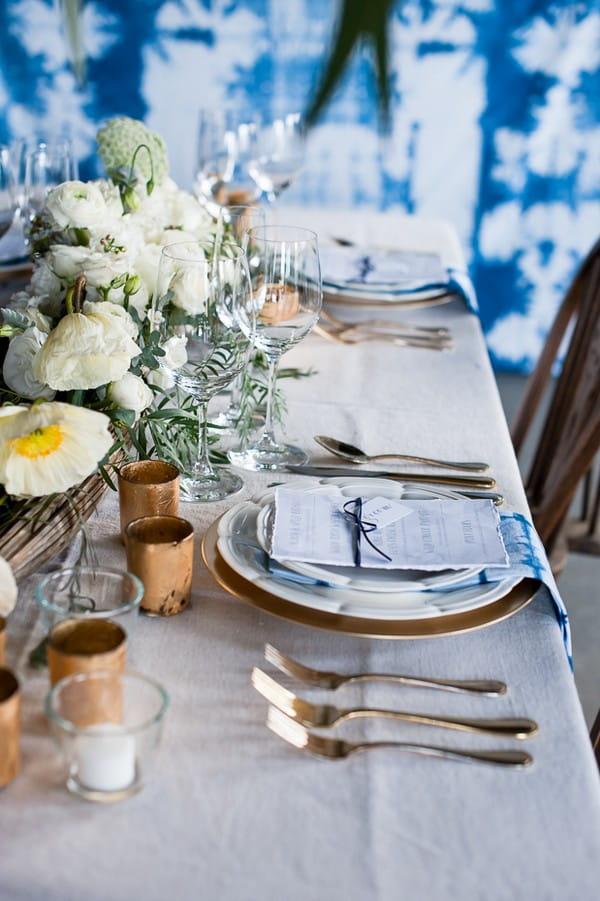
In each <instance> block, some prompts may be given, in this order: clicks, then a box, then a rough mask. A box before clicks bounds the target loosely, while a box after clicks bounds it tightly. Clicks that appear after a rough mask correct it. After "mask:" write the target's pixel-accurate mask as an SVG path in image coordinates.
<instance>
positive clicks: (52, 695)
mask: <svg viewBox="0 0 600 901" xmlns="http://www.w3.org/2000/svg"><path fill="white" fill-rule="evenodd" d="M106 678H110V679H121V680H125V679H133V680H137V681H138V682H143V683H145V684H146V685H151V686H152V687H153V688H154V689H156V692H157V695H158V697H159V698H160V706H159V709H158V711H157V712H156V713H155V714H153V715H152V716H150V717H148V718H147V719H145V720H143V721H142V722H140V723H137V724H136V725H134V726H123V729H122V731H121V730H120V731H119V733H118V734H119V735H131V734H133V733H136V732H143V731H144V730H146V729H148V728H149V727H150V726H153V725H154V724H155V723H159V722H160V721H161V719H162V718H163V717H164V715H165V714H166V712H167V710H168V709H169V706H170V703H171V699H170V697H169V695H168V693H167V691H166V689H165V688H163V686H162V685H161V684H160V682H157V681H156V679H153V678H152V677H151V676H146V675H145V674H144V673H140V672H138V671H137V670H125V672H123V673H117V672H114V671H112V672H111V671H110V670H103V669H97V670H93V671H92V672H89V673H71V674H70V675H69V676H64V677H63V678H62V679H60V680H59V681H58V682H57V683H56V684H55V685H53V686H52V688H51V689H50V690H49V691H48V693H47V695H46V698H45V701H44V712H45V714H46V716H47V717H48V719H49V720H50V722H51V723H54V724H55V725H57V726H59V727H60V728H61V729H62V730H63V731H64V732H68V733H70V734H71V735H93V734H94V733H93V730H92V729H91V727H90V726H76V725H75V724H74V723H72V722H71V720H68V719H65V718H64V717H62V716H61V715H60V714H59V713H57V712H56V711H55V710H54V709H53V706H52V705H53V702H54V701H55V699H56V697H57V695H58V694H59V693H60V691H61V690H62V688H63V687H65V686H66V685H67V684H69V685H73V684H75V683H78V682H89V681H90V680H91V679H106ZM115 734H116V733H115Z"/></svg>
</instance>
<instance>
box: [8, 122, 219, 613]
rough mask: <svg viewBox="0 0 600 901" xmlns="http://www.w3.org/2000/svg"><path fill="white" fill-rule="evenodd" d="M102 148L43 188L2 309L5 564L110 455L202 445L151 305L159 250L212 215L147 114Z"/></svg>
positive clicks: (176, 348)
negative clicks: (16, 286)
mask: <svg viewBox="0 0 600 901" xmlns="http://www.w3.org/2000/svg"><path fill="white" fill-rule="evenodd" d="M98 147H99V153H100V156H101V158H102V160H103V162H104V165H105V168H106V171H107V177H106V178H101V179H97V180H95V181H90V182H81V181H72V182H66V183H64V184H62V185H59V186H58V187H56V188H54V189H53V190H51V191H50V192H49V194H48V196H47V200H46V204H45V206H44V208H43V209H42V211H41V213H40V214H39V215H38V216H37V217H36V219H35V220H34V222H33V224H32V228H31V235H30V240H31V247H32V251H33V273H32V276H31V280H30V282H29V284H28V285H27V287H26V288H25V290H23V291H20V292H18V293H17V294H15V295H13V297H12V299H11V302H10V304H9V305H8V306H7V308H5V309H3V310H2V326H1V327H0V336H1V337H2V338H4V339H8V341H6V340H5V341H3V342H2V344H3V345H4V359H3V362H2V381H1V383H0V404H1V406H0V567H1V568H2V569H0V572H3V571H4V568H5V566H6V562H5V561H4V560H3V559H2V556H1V555H2V554H3V552H4V549H5V541H3V539H4V538H6V535H7V534H8V533H9V532H11V533H14V530H15V526H17V525H18V526H24V525H25V523H29V524H31V529H32V531H35V529H37V528H39V527H40V523H42V522H44V517H46V519H47V518H48V516H49V515H50V513H52V515H54V513H55V503H57V502H58V503H62V504H63V505H64V503H65V502H66V503H67V506H69V505H70V506H71V507H75V508H76V509H77V508H78V507H80V505H79V504H78V494H79V493H80V492H81V491H82V488H81V487H80V486H81V482H82V480H84V479H86V478H89V477H93V475H94V473H96V471H97V470H98V467H101V468H102V472H103V476H104V477H105V478H106V479H107V480H108V481H109V482H110V475H109V472H108V471H107V469H106V468H105V467H103V464H106V463H107V461H109V460H110V458H111V454H114V453H115V452H116V451H118V450H119V449H121V450H122V449H123V448H124V447H128V446H129V447H133V449H134V451H135V452H136V453H137V454H139V455H140V456H150V455H152V453H153V452H156V451H157V449H158V451H159V452H160V454H161V455H162V456H163V457H164V456H169V457H170V458H171V459H172V460H173V462H175V463H176V465H181V456H182V454H184V453H185V451H186V448H187V447H188V446H189V444H190V443H192V442H193V441H194V440H195V437H194V434H193V432H194V429H195V428H196V417H195V415H194V413H193V411H192V410H190V409H186V406H185V404H183V405H182V404H181V403H179V402H178V401H175V402H174V400H173V390H172V389H173V386H172V384H168V383H167V382H166V379H165V375H164V374H163V372H162V371H160V370H159V368H158V360H159V358H161V357H166V356H167V355H169V354H181V353H182V352H183V353H185V350H184V349H183V350H182V347H181V345H180V343H179V344H177V343H175V344H174V345H173V346H169V345H168V342H167V345H165V346H160V345H159V343H158V332H157V331H156V330H153V328H152V323H151V322H150V321H149V317H148V316H147V311H148V309H149V305H150V300H151V296H152V292H153V290H154V285H155V281H156V274H157V268H158V262H159V258H160V255H161V252H162V248H163V247H164V246H165V245H167V244H170V243H174V242H178V241H186V240H187V241H196V240H211V239H214V235H215V232H216V224H215V222H214V220H213V218H212V217H211V216H210V215H209V214H208V212H207V211H206V210H205V209H204V207H203V206H202V205H201V204H200V203H199V201H198V200H197V199H196V197H194V196H193V195H191V194H189V193H187V192H186V191H183V190H181V189H180V188H179V187H178V186H177V185H176V184H175V183H174V182H173V181H172V180H171V179H170V178H169V176H168V163H167V153H166V148H165V145H164V142H163V140H162V139H161V138H160V136H158V135H156V134H154V133H152V132H151V131H149V130H148V129H147V128H146V127H145V126H144V125H143V124H142V123H141V122H137V121H135V120H132V119H128V118H124V117H120V118H117V119H113V120H110V121H109V122H108V123H106V124H105V125H104V126H103V127H102V128H101V129H100V131H99V133H98ZM6 345H7V346H6ZM88 488H89V486H88ZM71 518H72V519H73V517H71ZM76 519H77V516H76V517H75V522H76ZM57 550H59V547H55V548H54V552H56V551H57ZM9 562H10V559H9ZM38 562H39V561H38ZM11 584H12V583H11ZM14 593H15V592H14V591H13V590H12V589H11V591H10V592H9V593H8V595H7V596H6V598H5V597H4V595H3V596H2V598H0V602H1V606H2V609H3V610H4V612H6V611H7V609H8V608H9V607H10V605H11V603H14V597H13V595H14ZM1 612H2V610H0V613H1Z"/></svg>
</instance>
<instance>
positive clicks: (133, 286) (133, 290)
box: [125, 275, 142, 297]
mask: <svg viewBox="0 0 600 901" xmlns="http://www.w3.org/2000/svg"><path fill="white" fill-rule="evenodd" d="M141 287H142V280H141V278H140V277H139V275H130V276H129V278H128V279H127V281H126V282H125V294H127V295H128V296H129V297H130V296H131V295H132V294H137V292H138V291H139V290H140V288H141Z"/></svg>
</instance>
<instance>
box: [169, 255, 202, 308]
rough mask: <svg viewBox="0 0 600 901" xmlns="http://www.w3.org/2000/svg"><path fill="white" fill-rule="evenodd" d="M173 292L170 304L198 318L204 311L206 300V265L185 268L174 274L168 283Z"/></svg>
mask: <svg viewBox="0 0 600 901" xmlns="http://www.w3.org/2000/svg"><path fill="white" fill-rule="evenodd" d="M169 290H170V291H172V292H173V296H172V298H171V303H172V304H173V305H174V306H176V307H179V308H180V309H181V310H185V312H186V313H191V314H192V315H193V316H198V315H199V314H200V313H203V312H204V311H205V309H206V301H207V299H208V290H209V284H208V265H202V264H199V265H197V266H186V267H184V268H182V269H180V270H179V271H178V272H176V273H175V275H174V276H173V278H172V279H171V281H170V282H169Z"/></svg>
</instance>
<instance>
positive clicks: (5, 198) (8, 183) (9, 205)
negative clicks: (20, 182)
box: [0, 144, 17, 238]
mask: <svg viewBox="0 0 600 901" xmlns="http://www.w3.org/2000/svg"><path fill="white" fill-rule="evenodd" d="M16 210H17V201H16V195H15V185H14V179H13V172H12V169H11V165H10V156H9V150H8V147H5V146H4V145H3V144H0V238H3V237H4V235H5V234H6V232H7V231H8V230H9V228H10V227H11V225H12V222H13V219H14V217H15V212H16Z"/></svg>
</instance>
